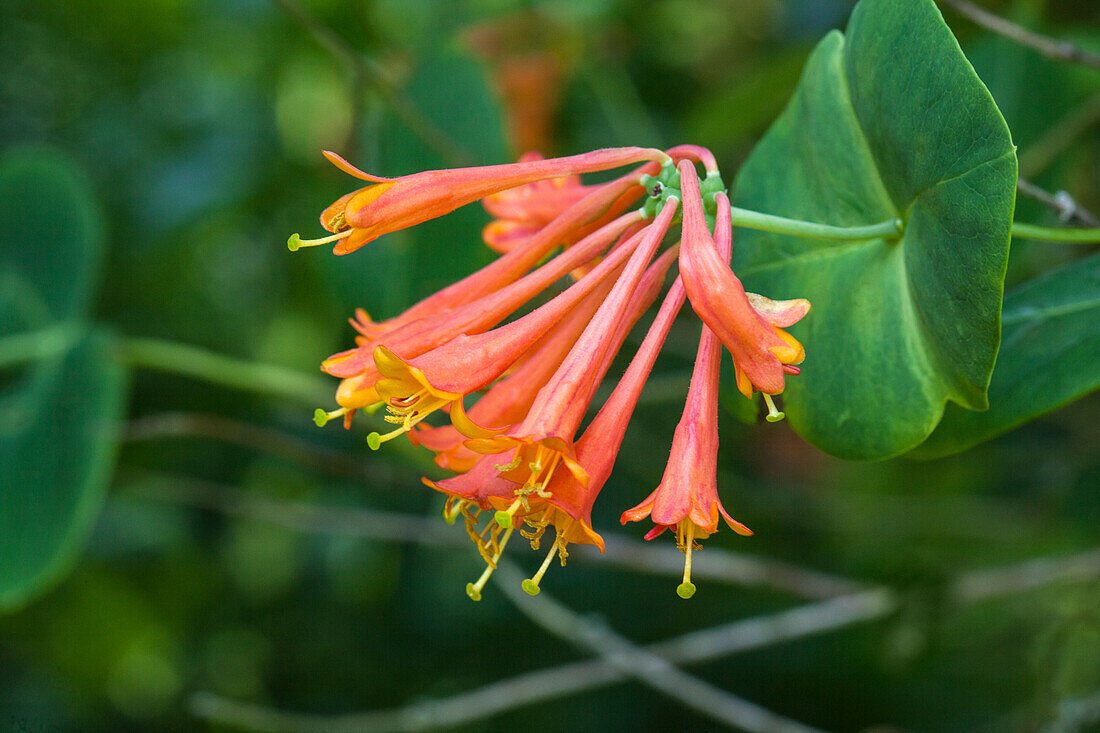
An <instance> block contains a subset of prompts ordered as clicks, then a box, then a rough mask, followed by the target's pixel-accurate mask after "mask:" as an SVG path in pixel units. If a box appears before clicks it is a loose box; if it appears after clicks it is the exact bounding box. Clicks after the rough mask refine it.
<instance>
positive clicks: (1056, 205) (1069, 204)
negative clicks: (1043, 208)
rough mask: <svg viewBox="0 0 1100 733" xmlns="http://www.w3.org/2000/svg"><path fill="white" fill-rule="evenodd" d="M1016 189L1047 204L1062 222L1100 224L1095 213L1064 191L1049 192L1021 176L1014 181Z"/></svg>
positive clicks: (1091, 225)
mask: <svg viewBox="0 0 1100 733" xmlns="http://www.w3.org/2000/svg"><path fill="white" fill-rule="evenodd" d="M1016 190H1017V191H1019V192H1020V193H1022V194H1023V195H1024V196H1027V197H1029V198H1033V199H1035V200H1036V201H1040V202H1042V203H1044V204H1046V205H1047V206H1049V207H1050V208H1051V209H1053V210H1054V211H1055V212H1056V213H1057V214H1058V218H1059V219H1060V220H1061V221H1063V222H1068V221H1071V220H1073V219H1076V220H1077V221H1079V222H1081V223H1082V224H1085V225H1086V226H1090V227H1095V226H1100V219H1098V218H1096V215H1095V214H1093V213H1092V212H1091V211H1089V210H1088V209H1086V208H1085V207H1083V206H1081V204H1079V203H1077V200H1076V199H1074V198H1073V196H1071V195H1069V193H1067V192H1066V191H1058V192H1057V193H1050V192H1049V191H1046V190H1045V189H1043V188H1041V187H1039V186H1036V185H1035V184H1034V183H1032V182H1031V181H1029V180H1027V179H1026V178H1021V179H1019V180H1017V181H1016Z"/></svg>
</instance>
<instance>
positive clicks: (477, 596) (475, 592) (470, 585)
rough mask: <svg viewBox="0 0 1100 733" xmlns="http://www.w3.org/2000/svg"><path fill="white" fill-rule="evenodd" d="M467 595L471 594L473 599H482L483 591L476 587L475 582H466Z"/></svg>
mask: <svg viewBox="0 0 1100 733" xmlns="http://www.w3.org/2000/svg"><path fill="white" fill-rule="evenodd" d="M466 595H468V596H470V600H471V601H480V600H481V591H479V590H478V589H477V588H475V587H474V584H473V583H467V584H466Z"/></svg>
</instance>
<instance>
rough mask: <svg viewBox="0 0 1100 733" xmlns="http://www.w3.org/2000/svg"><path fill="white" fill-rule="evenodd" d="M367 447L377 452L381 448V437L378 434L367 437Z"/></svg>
mask: <svg viewBox="0 0 1100 733" xmlns="http://www.w3.org/2000/svg"><path fill="white" fill-rule="evenodd" d="M367 445H369V446H370V449H371V450H378V449H379V448H381V447H382V436H381V435H379V434H378V433H371V434H370V435H368V436H367Z"/></svg>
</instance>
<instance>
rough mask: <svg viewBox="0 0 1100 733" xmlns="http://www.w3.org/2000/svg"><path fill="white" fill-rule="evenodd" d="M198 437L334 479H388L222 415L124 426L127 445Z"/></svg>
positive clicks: (340, 455)
mask: <svg viewBox="0 0 1100 733" xmlns="http://www.w3.org/2000/svg"><path fill="white" fill-rule="evenodd" d="M188 437H200V438H210V439H212V440H217V441H221V442H224V443H230V444H232V445H236V446H240V447H242V448H249V449H251V450H255V451H258V452H261V453H267V454H269V455H274V456H279V457H282V458H286V459H288V460H290V461H294V462H295V463H300V464H302V465H304V466H308V467H310V468H314V469H317V470H320V471H324V472H325V473H329V474H332V475H334V476H344V477H357V478H362V479H366V480H374V481H384V480H389V478H390V476H389V475H388V474H385V473H384V472H383V471H381V470H379V468H378V464H377V463H371V462H368V461H363V460H361V459H359V458H356V457H354V456H352V455H350V454H348V453H345V452H341V451H337V450H333V449H331V448H326V447H325V446H322V445H318V444H316V443H312V442H310V441H307V440H302V439H301V438H299V437H297V436H295V435H291V434H289V433H286V432H283V431H281V430H276V429H274V428H271V427H268V426H266V425H254V424H252V423H248V422H244V421H243V420H235V419H233V418H229V417H225V416H223V415H210V414H202V413H196V412H164V413H159V414H154V415H145V416H143V417H139V418H135V419H133V420H131V421H130V422H129V423H128V424H127V426H126V436H125V439H126V440H127V441H128V442H131V443H135V442H143V441H148V440H160V439H162V438H188Z"/></svg>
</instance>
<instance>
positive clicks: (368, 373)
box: [321, 212, 640, 417]
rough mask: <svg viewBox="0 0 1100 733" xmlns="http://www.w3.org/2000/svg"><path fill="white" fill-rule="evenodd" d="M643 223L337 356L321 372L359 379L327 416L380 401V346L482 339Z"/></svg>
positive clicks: (613, 229)
mask: <svg viewBox="0 0 1100 733" xmlns="http://www.w3.org/2000/svg"><path fill="white" fill-rule="evenodd" d="M639 219H640V214H638V213H636V212H635V213H630V214H624V215H622V216H620V217H619V218H618V219H616V220H615V221H614V222H612V223H610V224H608V225H606V226H604V227H603V228H601V229H600V230H598V231H596V232H593V233H592V234H591V235H589V236H588V237H585V238H584V239H583V240H582V241H580V242H578V243H577V244H576V245H575V246H573V247H570V248H569V249H568V250H566V251H565V252H563V253H561V254H560V255H558V256H557V257H555V258H553V259H552V260H550V261H549V262H547V263H546V264H544V265H543V266H541V267H539V268H537V269H535V270H534V271H532V272H530V273H529V274H527V275H524V276H523V277H521V278H520V279H519V280H517V281H515V282H513V283H511V284H510V285H507V286H505V287H503V288H500V289H499V290H497V291H495V292H492V293H490V294H488V295H486V296H484V297H482V298H479V299H478V300H475V301H473V302H471V303H467V304H466V305H464V306H459V307H456V308H451V309H449V310H445V311H443V312H440V313H436V314H435V315H430V316H425V317H424V318H419V319H417V320H415V321H412V322H409V323H406V324H405V325H403V326H400V327H398V328H396V329H394V330H393V331H391V332H389V333H386V334H384V335H383V336H381V337H380V338H378V339H374V340H371V341H369V342H364V343H362V344H360V345H359V346H358V347H356V348H355V349H350V350H348V351H343V352H340V353H338V354H334V355H333V356H330V357H329V358H328V359H326V360H325V361H324V362H323V363H322V364H321V368H322V369H323V370H324V371H326V372H328V373H329V374H331V375H333V376H335V377H340V378H341V379H345V380H347V379H349V378H352V377H355V378H356V379H355V381H354V382H353V383H352V384H353V385H354V388H353V389H345V390H344V391H343V392H342V393H341V392H338V393H337V400H338V401H339V400H340V398H341V397H343V398H344V400H345V402H343V403H339V404H340V408H339V409H338V410H335V411H333V412H331V413H328V415H330V416H332V417H335V416H336V415H337V414H344V413H345V411H347V410H351V409H356V407H357V406H360V405H363V404H374V403H377V402H379V401H380V399H381V398H380V397H379V395H378V394H377V390H375V385H376V384H377V382H378V380H379V379H381V377H382V374H381V372H380V371H379V370H378V369H377V365H376V364H375V358H374V357H375V354H376V353H377V349H378V347H379V346H383V347H385V348H386V350H387V351H389V352H391V353H393V354H396V355H397V356H398V357H400V358H404V359H412V358H415V357H417V356H420V355H421V354H424V353H426V352H428V351H430V350H431V349H434V348H437V347H439V346H442V345H443V344H445V343H446V342H447V341H450V340H451V339H453V338H455V337H456V336H459V335H461V334H477V333H482V332H484V331H486V330H488V329H490V328H492V327H493V326H495V325H496V324H498V323H499V322H500V321H502V320H504V319H505V318H507V317H508V316H509V315H511V314H512V313H513V312H515V311H516V309H518V308H520V307H521V306H523V305H524V304H525V303H527V302H528V301H529V300H530V299H531V298H533V297H535V296H536V295H537V294H538V293H539V292H540V291H542V290H544V289H545V288H547V287H549V286H550V285H551V284H553V283H554V282H555V281H557V280H558V279H560V278H562V277H564V276H565V275H566V274H568V273H569V272H571V271H572V270H574V269H576V268H577V267H578V266H580V265H582V264H586V263H588V262H589V261H591V260H592V259H593V258H595V257H596V256H597V255H598V254H599V253H600V252H602V251H603V250H604V249H605V248H606V247H607V246H608V244H609V243H610V242H611V241H613V240H614V239H615V238H616V237H617V236H618V235H620V234H621V233H622V232H623V230H626V229H628V228H629V227H630V226H631V225H632V224H634V223H636V222H637V221H638V220H639Z"/></svg>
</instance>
